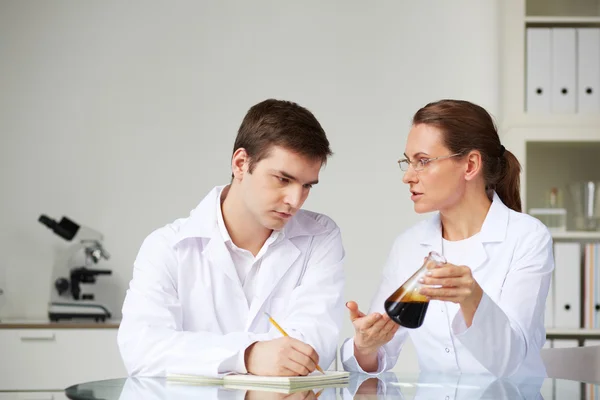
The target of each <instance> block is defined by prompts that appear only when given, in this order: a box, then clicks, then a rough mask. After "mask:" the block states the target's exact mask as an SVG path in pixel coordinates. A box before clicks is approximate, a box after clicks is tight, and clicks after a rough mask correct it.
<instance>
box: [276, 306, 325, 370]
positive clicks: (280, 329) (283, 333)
mask: <svg viewBox="0 0 600 400" xmlns="http://www.w3.org/2000/svg"><path fill="white" fill-rule="evenodd" d="M265 314H266V315H267V317H269V321H270V322H271V323H272V324H273V326H274V327H275V328H277V330H278V331H279V332H281V334H282V335H283V336H290V335H288V334H287V333H286V332H285V331H284V330H283V328H282V327H280V326H279V324H278V323H277V322H275V320H274V319H273V317H271V315H270V314H269V313H268V312H265ZM317 369H318V370H319V371H320V372H321V373H322V374H325V372H323V370H322V369H321V367H319V365H318V364H317Z"/></svg>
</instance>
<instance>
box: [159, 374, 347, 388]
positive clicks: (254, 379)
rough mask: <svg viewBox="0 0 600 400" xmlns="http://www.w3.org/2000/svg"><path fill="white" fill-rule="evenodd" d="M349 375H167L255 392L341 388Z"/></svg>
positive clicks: (170, 379) (179, 380) (171, 379)
mask: <svg viewBox="0 0 600 400" xmlns="http://www.w3.org/2000/svg"><path fill="white" fill-rule="evenodd" d="M349 376H350V373H349V372H346V371H325V374H322V373H320V372H318V371H315V372H313V373H311V374H309V375H307V376H258V375H250V374H248V375H244V374H230V375H224V376H222V377H207V376H198V375H183V374H168V375H167V381H168V382H176V383H187V384H191V385H223V386H224V387H226V388H232V389H234V388H235V389H255V390H270V389H271V390H272V389H284V390H294V391H297V390H302V389H313V388H325V387H337V386H340V387H343V386H346V385H347V384H348V380H349Z"/></svg>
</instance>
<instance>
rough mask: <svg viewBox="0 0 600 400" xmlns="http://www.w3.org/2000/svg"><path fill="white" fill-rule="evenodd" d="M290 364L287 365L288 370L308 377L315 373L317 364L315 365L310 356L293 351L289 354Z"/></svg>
mask: <svg viewBox="0 0 600 400" xmlns="http://www.w3.org/2000/svg"><path fill="white" fill-rule="evenodd" d="M289 360H290V362H289V363H288V364H287V365H286V367H287V368H289V369H291V370H293V371H295V372H297V373H298V375H308V374H310V373H311V372H313V371H314V370H315V369H316V367H317V363H315V362H314V361H313V360H312V358H310V357H309V356H307V355H305V354H303V353H301V352H299V351H297V350H296V349H292V351H291V352H290V354H289Z"/></svg>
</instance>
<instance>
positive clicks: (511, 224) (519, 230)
mask: <svg viewBox="0 0 600 400" xmlns="http://www.w3.org/2000/svg"><path fill="white" fill-rule="evenodd" d="M508 229H509V231H510V234H511V236H513V237H514V236H516V237H531V236H535V237H537V238H542V237H543V238H551V237H552V235H551V234H550V231H549V230H548V227H546V225H544V224H543V223H542V221H540V220H539V219H537V218H535V217H533V216H531V215H529V214H526V213H522V212H518V211H514V210H510V211H509V214H508Z"/></svg>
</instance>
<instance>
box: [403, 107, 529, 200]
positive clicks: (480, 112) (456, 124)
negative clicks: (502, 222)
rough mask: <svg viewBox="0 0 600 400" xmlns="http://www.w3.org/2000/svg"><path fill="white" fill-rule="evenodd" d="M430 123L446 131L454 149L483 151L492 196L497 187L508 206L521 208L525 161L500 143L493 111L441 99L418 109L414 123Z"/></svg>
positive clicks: (487, 184) (449, 145) (487, 181)
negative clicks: (521, 186) (521, 160)
mask: <svg viewBox="0 0 600 400" xmlns="http://www.w3.org/2000/svg"><path fill="white" fill-rule="evenodd" d="M418 124H426V125H431V126H434V127H436V128H438V129H439V130H440V131H442V134H443V137H444V145H445V146H446V147H447V148H448V149H449V150H450V151H451V152H452V153H460V154H463V155H466V154H468V153H469V152H470V151H472V150H478V151H479V152H480V153H481V158H482V163H483V177H484V179H485V184H486V192H487V195H488V197H490V199H491V196H492V191H494V190H495V191H496V193H497V194H498V196H499V197H500V199H501V200H502V202H503V203H504V204H506V206H507V207H509V208H511V209H513V210H515V211H518V212H521V194H520V179H519V176H520V173H521V164H520V163H519V160H517V158H516V157H515V155H514V154H513V153H511V152H510V151H508V150H506V149H505V148H504V146H502V144H501V143H500V137H499V136H498V131H497V129H496V125H495V124H494V121H493V120H492V117H491V116H490V114H489V113H488V112H487V111H486V110H485V109H483V108H482V107H481V106H478V105H477V104H473V103H470V102H468V101H464V100H440V101H436V102H434V103H429V104H427V105H426V106H425V107H423V108H421V109H420V110H419V111H417V112H416V113H415V116H414V117H413V125H418Z"/></svg>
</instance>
